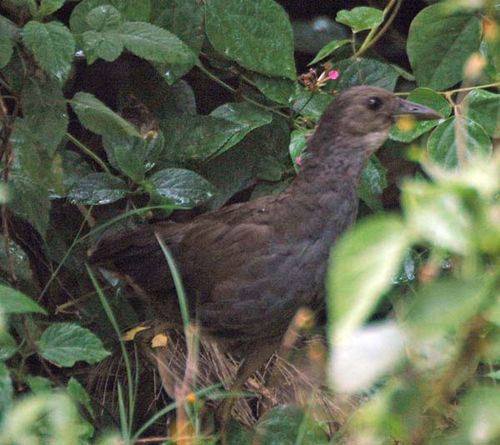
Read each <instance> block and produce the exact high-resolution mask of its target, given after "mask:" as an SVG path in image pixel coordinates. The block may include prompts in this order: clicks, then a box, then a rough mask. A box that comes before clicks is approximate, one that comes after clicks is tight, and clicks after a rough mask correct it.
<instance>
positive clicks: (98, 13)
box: [87, 5, 123, 31]
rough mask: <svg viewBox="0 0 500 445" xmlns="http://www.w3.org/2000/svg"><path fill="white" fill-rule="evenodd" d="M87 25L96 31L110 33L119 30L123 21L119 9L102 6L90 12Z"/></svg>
mask: <svg viewBox="0 0 500 445" xmlns="http://www.w3.org/2000/svg"><path fill="white" fill-rule="evenodd" d="M87 23H88V24H89V26H90V28H91V29H93V30H94V31H110V30H116V29H118V28H119V27H120V26H121V24H122V23H123V19H122V15H121V14H120V11H118V9H116V8H114V7H113V6H111V5H100V6H97V7H95V8H94V9H91V10H90V11H89V13H88V14H87Z"/></svg>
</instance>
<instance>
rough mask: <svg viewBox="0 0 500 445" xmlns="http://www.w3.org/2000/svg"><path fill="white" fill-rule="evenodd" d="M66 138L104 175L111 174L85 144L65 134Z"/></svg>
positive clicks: (69, 134)
mask: <svg viewBox="0 0 500 445" xmlns="http://www.w3.org/2000/svg"><path fill="white" fill-rule="evenodd" d="M66 138H67V139H68V140H69V141H70V142H71V143H73V144H74V145H76V146H77V147H78V148H79V149H80V150H81V151H82V152H83V153H85V154H86V155H87V156H89V157H90V158H92V160H94V161H95V162H96V163H97V164H99V167H101V168H102V169H103V170H104V171H105V172H106V173H109V174H111V171H110V170H109V168H108V166H107V165H106V163H105V162H104V161H103V160H102V159H101V158H100V157H99V156H97V155H96V154H95V153H94V152H93V151H92V150H91V149H90V148H88V147H87V146H86V145H85V144H82V143H81V142H80V141H79V140H78V139H77V138H75V137H74V136H73V135H72V134H71V133H66Z"/></svg>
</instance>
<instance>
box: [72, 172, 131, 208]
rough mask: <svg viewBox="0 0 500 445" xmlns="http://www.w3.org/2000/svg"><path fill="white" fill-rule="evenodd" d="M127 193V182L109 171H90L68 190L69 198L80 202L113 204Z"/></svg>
mask: <svg viewBox="0 0 500 445" xmlns="http://www.w3.org/2000/svg"><path fill="white" fill-rule="evenodd" d="M126 195H127V184H125V182H123V181H122V180H121V179H120V178H117V177H116V176H112V175H110V174H108V173H90V174H89V175H87V176H85V177H84V178H83V179H81V180H80V181H79V182H77V183H76V184H75V185H74V186H73V187H72V188H71V190H70V191H69V192H68V196H67V197H68V199H70V200H71V201H74V202H76V203H78V204H87V205H103V204H111V203H112V202H115V201H118V200H119V199H122V198H124V197H125V196H126Z"/></svg>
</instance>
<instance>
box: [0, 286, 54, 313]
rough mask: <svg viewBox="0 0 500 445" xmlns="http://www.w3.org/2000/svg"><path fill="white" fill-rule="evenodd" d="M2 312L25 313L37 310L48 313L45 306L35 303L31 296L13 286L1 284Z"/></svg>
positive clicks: (0, 306)
mask: <svg viewBox="0 0 500 445" xmlns="http://www.w3.org/2000/svg"><path fill="white" fill-rule="evenodd" d="M0 312H2V313H5V314H25V313H29V312H37V313H39V314H47V312H46V311H45V309H44V308H42V307H41V306H39V305H38V304H37V303H35V302H34V301H33V300H32V299H31V298H30V297H28V296H26V295H24V294H23V293H22V292H19V291H18V290H16V289H13V288H12V287H8V286H4V285H2V284H0Z"/></svg>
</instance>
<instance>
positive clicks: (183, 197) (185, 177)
mask: <svg viewBox="0 0 500 445" xmlns="http://www.w3.org/2000/svg"><path fill="white" fill-rule="evenodd" d="M149 181H150V182H151V184H152V185H153V186H154V192H155V193H157V194H158V195H160V196H161V197H162V198H166V199H167V201H168V202H171V203H173V204H175V205H176V206H179V207H182V208H190V207H196V206H197V205H200V204H202V203H204V202H206V201H208V200H209V199H210V198H211V197H212V196H213V195H214V193H215V189H214V187H213V186H212V184H210V182H208V181H207V180H206V179H205V178H203V177H201V176H200V175H198V174H196V173H195V172H193V171H191V170H186V169H183V168H167V169H164V170H160V171H159V172H156V173H155V174H154V175H152V176H151V177H150V178H149Z"/></svg>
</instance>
